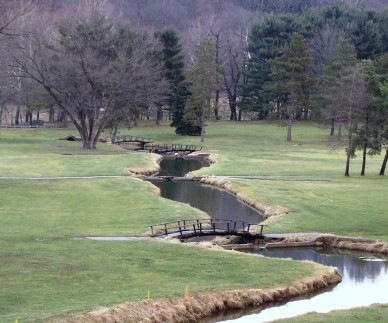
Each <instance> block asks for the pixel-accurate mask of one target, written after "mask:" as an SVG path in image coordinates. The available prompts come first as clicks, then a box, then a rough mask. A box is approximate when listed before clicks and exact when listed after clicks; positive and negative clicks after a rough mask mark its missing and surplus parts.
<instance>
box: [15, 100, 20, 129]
mask: <svg viewBox="0 0 388 323" xmlns="http://www.w3.org/2000/svg"><path fill="white" fill-rule="evenodd" d="M19 123H20V104H19V103H18V105H17V107H16V114H15V125H18V124H19Z"/></svg>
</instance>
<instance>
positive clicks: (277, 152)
mask: <svg viewBox="0 0 388 323" xmlns="http://www.w3.org/2000/svg"><path fill="white" fill-rule="evenodd" d="M138 131H139V133H140V135H144V136H151V137H152V136H156V133H155V132H156V131H158V128H151V127H147V128H142V129H138ZM159 131H160V130H159ZM167 131H168V133H173V130H167ZM328 133H329V130H328V129H325V128H324V127H319V126H317V125H315V124H311V123H296V124H295V125H294V127H293V140H292V141H291V142H286V140H285V136H286V128H282V127H278V126H277V124H276V123H272V124H271V123H266V122H249V123H229V122H218V123H211V124H210V125H209V126H208V127H207V129H206V135H207V136H206V138H205V143H204V150H205V151H210V152H212V153H213V154H215V156H216V158H217V161H219V162H218V163H216V164H215V165H213V166H211V167H209V168H203V169H201V170H199V171H196V172H195V174H197V175H217V176H232V175H238V176H246V177H251V178H250V179H248V178H244V179H231V180H230V181H231V183H232V184H233V186H234V187H235V188H236V189H238V190H239V191H240V192H242V193H244V194H245V195H247V196H249V197H251V198H253V199H254V200H256V201H258V202H261V203H263V204H265V205H280V206H283V207H286V208H288V209H289V210H290V212H289V214H288V215H286V216H284V217H282V218H277V219H274V220H271V221H270V226H269V227H267V228H266V231H267V232H312V231H314V232H315V231H318V232H323V233H334V234H339V235H346V236H356V237H359V236H361V237H365V238H371V239H381V240H384V241H388V231H387V230H385V226H386V221H387V219H388V218H387V216H388V213H387V201H386V197H387V191H388V180H387V176H378V175H377V174H378V173H379V170H380V166H381V163H382V160H383V156H375V157H373V158H371V157H368V160H367V170H366V176H365V177H362V176H360V175H359V172H360V168H361V158H356V159H354V160H352V161H351V177H349V178H347V177H345V176H343V174H344V169H345V149H344V147H343V146H342V145H341V144H340V143H338V142H336V141H335V140H334V142H331V141H332V139H331V138H329V136H328ZM164 136H165V137H162V138H163V139H166V140H168V139H169V138H168V136H167V135H164ZM156 137H157V136H156ZM178 138H179V140H180V142H183V141H184V140H185V139H186V140H188V141H190V143H193V144H197V145H199V144H200V143H199V138H185V137H178ZM359 155H361V154H359Z"/></svg>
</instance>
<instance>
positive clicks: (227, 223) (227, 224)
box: [226, 222, 230, 232]
mask: <svg viewBox="0 0 388 323" xmlns="http://www.w3.org/2000/svg"><path fill="white" fill-rule="evenodd" d="M226 226H227V228H228V232H229V231H230V228H229V222H226Z"/></svg>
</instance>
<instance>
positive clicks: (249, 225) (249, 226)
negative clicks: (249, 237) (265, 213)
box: [247, 223, 251, 232]
mask: <svg viewBox="0 0 388 323" xmlns="http://www.w3.org/2000/svg"><path fill="white" fill-rule="evenodd" d="M250 228H251V224H250V223H248V229H247V231H248V232H249V229H250Z"/></svg>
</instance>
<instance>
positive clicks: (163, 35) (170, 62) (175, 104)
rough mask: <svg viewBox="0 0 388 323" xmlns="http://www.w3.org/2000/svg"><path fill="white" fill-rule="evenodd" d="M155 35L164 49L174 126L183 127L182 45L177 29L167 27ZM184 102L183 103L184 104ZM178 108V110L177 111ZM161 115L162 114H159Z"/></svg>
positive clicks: (169, 102)
mask: <svg viewBox="0 0 388 323" xmlns="http://www.w3.org/2000/svg"><path fill="white" fill-rule="evenodd" d="M155 36H156V37H157V38H158V39H159V40H160V42H161V44H162V46H163V50H162V58H161V59H162V60H163V61H164V63H165V67H166V78H167V79H168V80H169V81H170V84H171V93H172V94H171V95H170V98H169V101H168V105H169V109H170V112H172V117H173V120H172V123H171V126H172V127H177V128H178V127H181V126H182V123H183V109H184V103H185V100H182V97H181V95H182V89H183V88H184V87H185V86H183V87H182V82H184V80H185V75H184V62H183V60H184V57H183V54H182V45H181V44H180V41H179V37H178V35H177V33H176V30H175V29H174V28H171V27H166V28H164V29H162V30H160V31H158V32H156V34H155ZM182 104H183V105H182ZM175 110H177V111H175ZM159 117H160V116H159Z"/></svg>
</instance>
